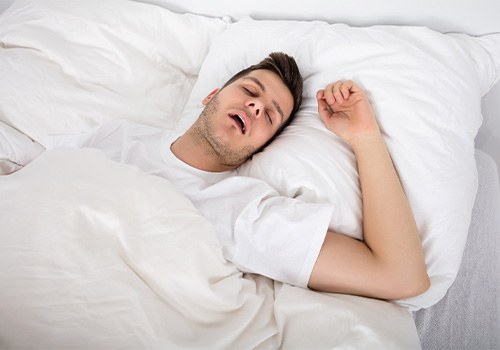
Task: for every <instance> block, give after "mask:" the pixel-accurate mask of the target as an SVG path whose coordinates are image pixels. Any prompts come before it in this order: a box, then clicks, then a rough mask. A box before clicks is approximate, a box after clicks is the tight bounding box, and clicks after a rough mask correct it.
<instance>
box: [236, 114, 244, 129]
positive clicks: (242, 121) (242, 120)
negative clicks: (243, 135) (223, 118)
mask: <svg viewBox="0 0 500 350" xmlns="http://www.w3.org/2000/svg"><path fill="white" fill-rule="evenodd" d="M236 117H238V118H239V119H240V120H241V125H243V132H245V128H246V125H245V119H243V118H242V117H241V116H240V115H238V114H236Z"/></svg>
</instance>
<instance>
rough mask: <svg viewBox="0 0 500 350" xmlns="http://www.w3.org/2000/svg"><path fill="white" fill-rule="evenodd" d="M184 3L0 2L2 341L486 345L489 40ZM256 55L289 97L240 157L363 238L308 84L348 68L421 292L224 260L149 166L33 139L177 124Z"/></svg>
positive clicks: (190, 210)
mask: <svg viewBox="0 0 500 350" xmlns="http://www.w3.org/2000/svg"><path fill="white" fill-rule="evenodd" d="M158 5H160V6H158ZM226 5H228V4H226ZM260 5H261V6H264V4H260ZM183 6H187V7H190V6H191V7H196V4H194V3H190V2H186V3H184V5H183V4H181V3H176V2H173V1H172V2H171V1H157V2H154V1H153V3H152V4H151V3H141V2H134V1H115V0H112V1H111V0H110V1H106V2H88V1H73V2H71V4H69V3H68V2H60V1H45V0H44V1H25V0H21V1H16V2H15V3H14V4H13V5H12V6H11V7H10V8H9V9H7V10H6V11H5V12H4V13H3V14H2V15H1V16H0V62H1V63H0V76H1V77H2V78H1V79H0V174H3V175H0V213H1V215H0V266H1V269H0V347H1V348H13V349H25V348H52V349H54V348H65V349H67V348H85V349H98V348H231V349H233V348H238V349H239V348H242V349H243V348H244V349H247V348H266V349H269V348H271V349H275V348H285V349H286V348H297V349H304V348H311V349H313V348H314V349H319V348H356V349H357V348H380V349H382V348H383V349H389V348H395V349H403V348H404V349H410V348H412V349H413V348H415V349H419V348H424V349H433V348H447V347H448V348H463V349H469V348H492V349H493V348H497V347H498V346H499V344H500V343H499V339H498V334H499V333H500V330H499V329H498V325H499V322H498V315H499V310H498V307H499V306H498V305H499V303H498V299H497V295H498V288H499V279H498V275H499V274H498V254H497V253H496V252H497V251H498V247H499V237H500V222H499V217H498V212H499V210H500V190H499V184H498V169H497V166H496V163H495V161H494V160H493V159H492V157H491V156H490V155H488V154H487V153H486V152H484V151H481V150H479V149H477V147H475V138H476V135H477V134H478V131H479V129H480V127H481V125H482V122H483V116H482V113H481V103H482V98H483V96H484V95H486V94H487V93H488V91H490V90H492V89H495V86H498V84H497V81H498V79H499V78H500V34H499V33H494V32H493V31H492V32H491V33H487V34H484V33H483V35H476V36H472V35H469V34H465V33H449V34H443V33H441V32H439V31H435V30H433V29H430V28H427V27H423V26H415V25H412V26H409V25H376V26H357V27H356V26H351V25H349V24H346V23H334V22H333V21H327V20H326V19H325V18H323V17H322V18H316V19H315V20H303V17H301V16H297V17H298V19H296V18H295V19H294V18H293V17H292V16H290V15H289V16H288V18H283V17H280V16H276V17H275V18H269V16H263V18H258V17H259V16H253V17H250V16H246V15H245V13H243V14H241V13H240V15H239V16H235V15H234V14H233V13H232V12H231V11H230V8H231V7H230V6H229V5H228V6H229V7H224V6H222V7H221V8H219V10H221V11H217V9H215V8H214V7H211V8H210V10H209V11H207V13H201V14H200V12H203V11H196V10H192V11H188V10H186V8H184V7H183ZM201 7H203V5H201ZM233 10H234V9H233ZM210 11H215V12H217V13H213V12H210ZM225 11H227V12H225ZM238 11H244V10H241V9H240V10H238ZM289 11H290V10H287V11H285V12H286V13H287V14H289V13H290V12H289ZM186 12H193V13H186ZM271 12H272V11H271ZM257 13H258V11H257ZM312 19H314V18H312ZM270 51H285V52H289V53H290V54H293V55H294V56H295V57H296V58H297V60H298V63H299V67H300V69H301V71H302V74H303V75H304V78H305V94H304V104H303V106H302V108H301V110H300V111H299V113H298V115H297V118H296V120H294V122H293V123H292V124H291V125H290V126H289V127H288V128H287V129H286V130H285V132H284V133H283V134H282V135H280V136H279V137H278V138H277V139H276V141H275V142H274V143H273V144H271V145H270V146H269V147H268V148H266V150H265V151H264V152H261V153H259V154H258V155H256V156H255V157H254V158H253V159H252V160H251V161H250V162H248V163H247V164H245V165H244V166H242V167H241V168H240V169H239V173H240V174H241V175H245V176H254V177H258V178H262V179H264V180H265V181H267V182H268V183H270V184H271V185H273V187H275V188H276V189H277V190H278V191H279V192H280V193H281V194H282V195H284V196H291V197H297V198H301V199H302V200H306V201H329V202H332V203H333V204H334V205H336V208H337V210H336V214H335V217H334V218H332V222H331V226H332V228H334V229H336V230H338V231H340V232H345V233H346V234H350V235H352V236H354V237H356V238H359V239H362V232H361V230H360V223H361V217H360V193H359V184H358V182H357V173H356V166H355V161H354V159H353V155H352V152H351V150H350V149H349V148H348V147H346V145H345V144H343V143H342V142H341V141H340V140H338V139H336V138H335V137H334V136H332V135H331V134H328V133H327V132H326V131H325V130H324V129H323V128H321V124H320V121H319V118H318V116H317V113H316V112H315V106H314V99H313V96H314V93H315V91H316V89H317V88H319V87H322V86H323V85H324V84H325V83H327V82H329V81H331V80H332V79H337V78H339V79H349V78H352V79H355V80H356V81H357V82H359V83H360V84H361V85H362V86H363V87H365V88H366V89H367V91H368V93H369V96H370V99H371V101H372V103H373V105H374V109H375V111H376V114H377V118H378V119H379V122H380V124H381V128H382V130H383V133H384V136H385V138H386V142H387V144H388V147H389V149H390V150H391V155H392V157H393V161H394V164H395V166H396V168H397V170H398V173H399V175H400V178H401V181H402V183H403V186H404V188H405V191H406V193H407V195H408V197H409V200H410V204H411V205H412V208H413V209H414V212H415V215H416V220H417V224H418V226H419V229H420V232H421V238H422V242H423V245H424V250H425V253H426V263H427V266H428V270H429V275H430V277H431V282H432V285H431V288H430V289H429V291H427V292H426V293H424V294H422V295H420V296H418V297H414V298H409V299H406V300H394V301H382V300H375V299H369V298H363V297H357V296H351V295H341V294H332V293H318V292H314V291H311V290H306V289H303V288H298V287H294V286H291V285H287V284H283V283H280V282H276V281H272V280H270V279H268V278H266V277H263V276H259V275H253V274H244V273H241V272H240V271H238V269H236V267H235V266H234V265H232V264H231V263H230V262H228V261H226V260H225V259H224V257H223V254H222V249H221V247H220V246H219V243H218V240H217V233H216V232H215V228H214V226H213V224H212V223H210V222H209V221H208V220H207V219H206V218H204V217H203V216H202V215H200V214H199V212H198V211H197V209H196V208H195V207H194V206H193V205H192V203H190V201H189V200H188V199H187V198H186V197H185V196H184V195H183V194H182V192H181V191H179V189H176V188H175V187H174V186H173V185H172V184H171V183H169V182H168V181H167V180H165V179H163V178H160V177H158V176H154V175H152V174H149V173H147V172H146V171H145V170H144V169H139V168H137V167H135V166H133V165H130V164H123V163H117V162H114V161H112V160H110V159H108V158H107V157H106V156H105V155H104V154H103V153H102V152H101V151H100V150H97V149H54V150H46V149H45V146H46V142H47V141H46V140H47V137H48V136H49V135H54V134H55V135H57V134H74V133H81V132H84V131H87V130H89V129H91V128H92V127H95V126H96V125H99V124H101V123H103V122H105V121H107V120H111V119H128V120H131V121H134V122H138V123H143V124H147V125H152V126H156V127H161V128H167V129H179V130H182V129H185V128H186V127H187V126H188V125H190V123H192V121H193V120H194V119H193V118H195V117H196V116H197V115H198V114H199V112H200V110H201V108H202V105H201V99H202V97H203V96H205V95H206V94H207V93H208V92H210V91H211V90H212V89H213V88H214V87H217V86H219V85H220V84H221V83H223V82H224V81H225V80H226V79H227V78H228V77H229V76H230V75H231V73H234V72H235V71H237V70H239V69H241V68H243V67H245V66H246V65H248V64H251V63H255V62H256V61H258V60H260V59H261V58H262V57H264V56H265V55H266V54H267V53H269V52H270ZM318 149H320V150H324V151H318ZM332 153H333V154H335V157H332V156H331V154H332Z"/></svg>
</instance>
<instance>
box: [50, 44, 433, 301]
mask: <svg viewBox="0 0 500 350" xmlns="http://www.w3.org/2000/svg"><path fill="white" fill-rule="evenodd" d="M316 97H317V102H318V112H319V115H320V117H321V120H322V121H323V123H324V125H325V127H326V128H328V129H329V130H330V131H332V132H334V133H335V134H336V135H338V136H339V137H340V138H341V139H342V140H343V141H345V142H346V143H348V144H349V145H350V146H351V148H352V150H353V152H354V154H355V156H356V160H357V165H358V171H359V180H360V185H361V191H362V200H363V201H362V203H363V234H364V241H358V240H356V239H354V238H351V237H349V236H346V235H343V234H342V233H340V232H333V231H330V230H329V228H328V225H329V222H330V218H331V216H332V212H333V207H332V205H330V204H328V203H306V202H303V201H300V200H298V199H293V198H287V197H282V196H279V195H278V193H277V192H276V191H275V190H274V189H273V188H271V187H270V186H269V185H267V184H266V183H264V182H263V181H261V180H258V179H254V178H249V177H242V176H237V173H236V169H237V168H238V167H239V166H240V165H241V164H242V163H244V162H245V161H246V160H248V159H249V158H251V157H252V155H253V154H254V153H255V152H258V151H260V150H262V149H263V148H264V147H265V145H267V144H268V143H269V142H271V141H272V140H273V138H274V137H275V136H276V135H278V133H279V132H280V131H281V130H282V129H283V128H284V127H285V126H286V125H287V124H288V123H289V122H290V120H291V118H292V117H293V115H294V113H295V112H296V111H297V109H298V108H299V106H300V104H301V100H302V77H301V76H300V72H299V70H298V67H297V65H296V63H295V60H294V59H293V58H292V57H290V56H288V55H286V54H284V53H272V54H270V55H269V57H267V58H266V59H264V60H263V61H261V62H260V63H258V64H256V65H253V66H250V67H249V68H247V69H245V70H243V71H241V72H239V73H238V74H236V75H235V76H234V77H233V78H231V79H230V80H229V81H228V82H227V83H226V84H225V85H224V86H223V87H221V88H220V89H215V90H213V91H212V92H211V93H209V94H208V96H206V97H205V98H204V100H203V104H204V106H205V108H204V110H203V111H202V113H201V114H200V116H199V117H198V119H197V120H196V121H195V122H194V123H193V125H192V126H191V127H190V128H189V129H188V130H187V131H186V132H183V133H175V132H171V131H166V130H162V129H157V128H153V127H149V126H144V125H139V124H135V123H132V122H127V121H111V122H108V123H105V124H103V125H101V126H99V127H97V128H96V129H94V130H92V131H90V132H88V133H86V134H83V135H77V136H74V135H73V136H71V135H68V136H57V137H52V138H51V139H50V143H51V145H50V146H49V147H48V148H55V147H92V148H99V149H101V150H102V151H103V152H104V153H106V154H107V156H108V157H109V158H111V159H113V160H116V161H119V162H124V163H130V164H134V165H136V166H138V167H139V168H141V169H142V170H144V171H146V172H148V173H150V174H155V175H158V176H162V177H165V178H167V179H168V180H170V181H171V182H172V183H173V184H174V186H175V187H176V188H177V189H178V190H179V191H181V192H182V193H184V194H185V195H186V196H187V197H188V198H189V199H190V200H191V201H192V202H193V204H194V205H195V206H196V208H197V209H198V210H199V211H200V212H201V213H202V214H203V215H204V216H206V217H207V218H208V219H209V220H210V221H211V222H212V223H213V224H214V225H215V228H216V232H217V235H218V238H219V241H220V244H221V248H222V250H223V253H224V256H225V258H226V259H228V260H229V261H231V262H233V263H234V264H235V265H236V266H237V267H238V268H239V269H240V270H241V271H243V272H249V273H256V274H261V275H265V276H267V277H270V278H272V279H275V280H278V281H282V282H285V283H289V284H292V285H296V286H300V287H304V288H307V287H308V288H311V289H314V290H319V291H328V292H339V293H348V294H355V295H362V296H368V297H373V298H379V299H402V298H407V297H411V296H416V295H418V294H421V293H423V292H424V291H425V290H427V288H428V287H429V278H428V275H427V272H426V267H425V263H424V255H423V251H422V246H421V243H420V238H419V234H418V231H417V227H416V224H415V220H414V217H413V214H412V211H411V208H410V206H409V203H408V200H407V198H406V196H405V193H404V191H403V188H402V186H401V183H400V181H399V178H398V176H397V174H396V171H395V168H394V166H393V164H392V161H391V157H390V155H389V152H388V149H387V147H386V145H385V142H384V139H383V137H382V135H381V132H380V130H379V127H378V124H377V121H376V119H375V117H374V114H373V111H372V108H371V106H370V103H369V101H368V98H367V96H366V94H365V93H364V92H363V91H362V90H361V89H360V88H359V87H358V86H357V85H356V84H355V83H353V82H352V81H338V82H335V83H332V84H329V85H327V86H326V87H325V88H324V89H321V90H319V91H318V92H317V95H316ZM166 254H168V252H166Z"/></svg>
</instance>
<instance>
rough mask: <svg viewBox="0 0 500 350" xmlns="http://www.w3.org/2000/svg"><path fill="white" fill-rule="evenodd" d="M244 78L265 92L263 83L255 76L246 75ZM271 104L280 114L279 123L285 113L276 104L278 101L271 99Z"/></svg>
mask: <svg viewBox="0 0 500 350" xmlns="http://www.w3.org/2000/svg"><path fill="white" fill-rule="evenodd" d="M244 79H250V80H252V81H253V82H254V83H255V84H257V86H258V87H259V88H260V89H261V90H262V92H266V87H265V86H264V84H262V82H261V81H260V80H259V79H257V78H255V77H252V76H246V77H244ZM273 105H274V108H276V110H277V111H278V113H279V114H280V116H281V123H283V120H284V119H285V115H284V113H283V110H282V109H281V107H280V105H279V104H278V102H276V101H275V100H273ZM281 123H280V124H281Z"/></svg>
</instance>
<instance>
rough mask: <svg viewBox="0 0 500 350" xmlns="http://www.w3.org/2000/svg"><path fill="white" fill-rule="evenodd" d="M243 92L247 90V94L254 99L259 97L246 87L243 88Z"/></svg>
mask: <svg viewBox="0 0 500 350" xmlns="http://www.w3.org/2000/svg"><path fill="white" fill-rule="evenodd" d="M243 90H245V92H246V94H247V95H249V96H252V97H257V96H258V95H257V94H256V93H255V92H253V91H252V90H250V89H248V88H246V87H243Z"/></svg>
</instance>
